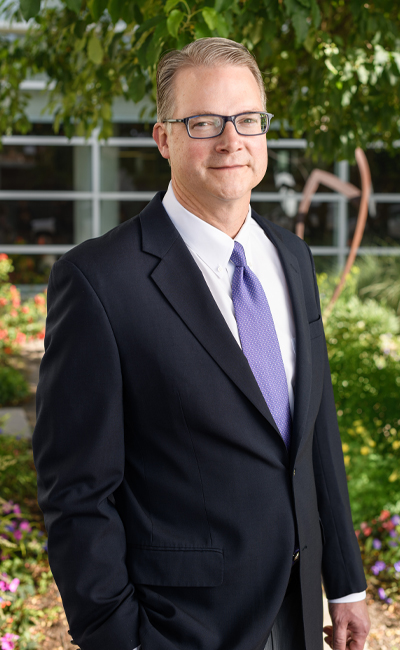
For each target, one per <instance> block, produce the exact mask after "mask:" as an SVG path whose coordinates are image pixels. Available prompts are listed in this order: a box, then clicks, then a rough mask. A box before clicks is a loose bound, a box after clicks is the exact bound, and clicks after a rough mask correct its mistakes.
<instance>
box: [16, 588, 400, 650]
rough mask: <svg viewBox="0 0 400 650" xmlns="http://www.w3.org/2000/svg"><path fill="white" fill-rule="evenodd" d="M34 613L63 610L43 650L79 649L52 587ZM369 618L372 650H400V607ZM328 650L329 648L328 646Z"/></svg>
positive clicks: (374, 608) (48, 629)
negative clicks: (73, 642)
mask: <svg viewBox="0 0 400 650" xmlns="http://www.w3.org/2000/svg"><path fill="white" fill-rule="evenodd" d="M27 604H28V606H29V607H32V609H44V608H48V607H51V608H52V607H55V606H59V607H60V608H61V611H60V613H59V614H58V616H57V618H55V619H54V620H53V621H48V620H46V619H45V618H44V619H42V620H41V621H40V622H39V623H38V625H37V626H35V628H33V630H32V631H34V632H40V633H42V634H43V635H44V637H45V640H44V641H43V642H42V643H41V646H40V647H41V650H67V649H68V650H72V649H73V648H75V649H76V648H77V646H76V645H74V644H71V636H70V635H69V634H68V623H67V619H66V617H65V614H64V610H63V609H62V602H61V596H60V594H59V591H58V589H57V587H56V585H55V583H52V584H51V586H50V588H49V590H48V591H47V593H46V594H44V595H43V596H39V595H38V596H34V597H33V598H31V599H29V602H28V603H27ZM368 607H369V615H370V618H371V632H370V634H369V637H368V642H367V643H368V650H399V648H400V603H393V604H392V605H387V604H385V603H381V602H377V601H374V600H371V599H368ZM325 647H326V648H328V646H325Z"/></svg>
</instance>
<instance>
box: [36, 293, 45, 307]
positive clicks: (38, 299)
mask: <svg viewBox="0 0 400 650" xmlns="http://www.w3.org/2000/svg"><path fill="white" fill-rule="evenodd" d="M34 300H35V304H36V305H44V304H45V299H44V296H40V295H39V294H37V295H36V296H35V298H34Z"/></svg>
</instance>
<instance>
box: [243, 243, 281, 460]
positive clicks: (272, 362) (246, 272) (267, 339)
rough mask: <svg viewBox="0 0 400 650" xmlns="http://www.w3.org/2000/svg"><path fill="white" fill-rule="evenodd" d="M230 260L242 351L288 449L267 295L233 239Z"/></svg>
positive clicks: (277, 351) (275, 340) (278, 355)
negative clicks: (232, 266)
mask: <svg viewBox="0 0 400 650" xmlns="http://www.w3.org/2000/svg"><path fill="white" fill-rule="evenodd" d="M231 262H233V264H234V265H235V267H236V268H235V271H234V274H233V279H232V301H233V306H234V309H235V316H236V322H237V326H238V330H239V336H240V342H241V344H242V350H243V352H244V354H245V356H246V358H247V361H248V362H249V365H250V368H251V369H252V371H253V374H254V377H255V378H256V381H257V383H258V385H259V387H260V390H261V392H262V394H263V396H264V399H265V401H266V402H267V404H268V408H269V410H270V411H271V415H272V417H273V418H274V420H275V423H276V425H277V427H278V429H279V432H280V434H281V436H282V438H283V441H284V443H285V445H286V447H287V448H288V449H289V445H290V433H291V416H290V406H289V393H288V387H287V380H286V374H285V368H284V366H283V361H282V355H281V350H280V347H279V342H278V337H277V335H276V331H275V325H274V321H273V318H272V314H271V310H270V308H269V304H268V300H267V297H266V295H265V293H264V290H263V288H262V286H261V282H260V281H259V279H258V278H257V276H256V275H255V274H254V273H253V272H252V271H251V270H250V269H249V267H248V266H247V263H246V255H245V253H244V249H243V246H242V245H241V244H239V242H237V241H235V245H234V249H233V253H232V255H231Z"/></svg>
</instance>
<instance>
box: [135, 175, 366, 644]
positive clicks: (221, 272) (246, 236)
mask: <svg viewBox="0 0 400 650" xmlns="http://www.w3.org/2000/svg"><path fill="white" fill-rule="evenodd" d="M163 206H164V208H165V210H166V212H167V214H168V216H169V218H170V219H171V221H172V223H173V224H174V226H175V228H176V229H177V231H178V232H179V234H180V235H181V237H182V239H183V241H184V242H185V244H186V246H187V247H188V249H189V251H190V253H191V254H192V256H193V259H194V261H195V262H196V264H197V266H198V267H199V269H200V271H201V272H202V274H203V276H204V279H205V281H206V283H207V286H208V288H209V290H210V292H211V294H212V296H213V298H214V300H215V302H216V303H217V305H218V307H219V310H220V311H221V314H222V316H223V317H224V319H225V321H226V323H227V325H228V327H229V329H230V330H231V332H232V334H233V336H234V337H235V339H236V341H237V343H238V345H239V346H241V343H240V337H239V331H238V327H237V323H236V318H235V311H234V308H233V302H232V288H231V283H232V277H233V273H234V270H235V265H234V264H233V262H231V261H230V257H231V255H232V252H233V247H234V242H235V241H238V242H239V243H240V244H241V245H242V246H243V248H244V251H245V255H246V261H247V264H248V266H249V267H250V269H251V270H252V271H253V273H255V275H256V276H257V278H258V279H259V281H260V282H261V285H262V288H263V289H264V293H265V295H266V297H267V300H268V303H269V307H270V309H271V314H272V318H273V321H274V324H275V329H276V334H277V337H278V341H279V347H280V349H281V354H282V359H283V365H284V368H285V373H286V380H287V385H288V391H289V403H290V411H291V413H292V416H293V413H294V394H295V379H296V376H295V367H296V334H295V332H296V330H295V324H294V318H293V311H292V304H291V301H290V296H289V290H288V286H287V283H286V278H285V275H284V273H283V269H282V264H281V261H280V259H279V255H278V251H277V250H276V248H275V246H274V245H273V243H272V242H271V240H270V239H268V237H267V236H266V234H265V232H264V230H263V229H262V228H261V227H260V226H259V225H258V223H257V222H256V221H254V219H252V217H251V206H249V210H248V213H247V216H246V219H245V221H244V224H243V226H242V227H241V229H240V230H239V232H238V234H237V235H236V237H235V239H234V240H233V239H232V238H231V237H229V235H227V234H226V233H224V232H222V230H219V229H218V228H215V227H214V226H212V225H211V224H209V223H207V222H206V221H203V219H200V218H199V217H196V215H194V214H192V213H191V212H189V211H188V210H186V208H184V207H183V205H181V204H180V203H179V201H178V200H177V198H176V196H175V194H174V191H173V189H172V185H171V183H170V184H169V186H168V190H167V192H166V194H165V196H164V198H163ZM365 597H366V592H365V591H362V592H360V593H356V594H349V595H348V596H343V597H342V598H336V599H334V600H330V601H329V602H330V603H350V602H356V601H359V600H364V598H365ZM139 649H140V646H139V648H135V649H134V650H139Z"/></svg>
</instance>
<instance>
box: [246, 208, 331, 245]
mask: <svg viewBox="0 0 400 650" xmlns="http://www.w3.org/2000/svg"><path fill="white" fill-rule="evenodd" d="M251 205H252V207H253V208H254V210H255V211H256V212H257V213H258V214H260V215H262V216H265V217H267V219H269V220H270V221H272V222H273V223H276V224H277V225H278V226H282V228H286V229H287V230H290V231H291V232H294V230H295V218H294V217H295V216H296V214H297V207H298V206H297V201H296V200H295V199H290V196H289V198H287V197H284V196H283V198H282V202H281V203H267V202H259V201H252V202H251ZM336 214H337V205H336V204H335V203H317V202H313V203H311V206H310V209H309V211H308V214H307V217H306V221H305V232H304V239H305V240H306V242H307V244H309V245H310V246H335V245H336V228H337V218H336Z"/></svg>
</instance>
